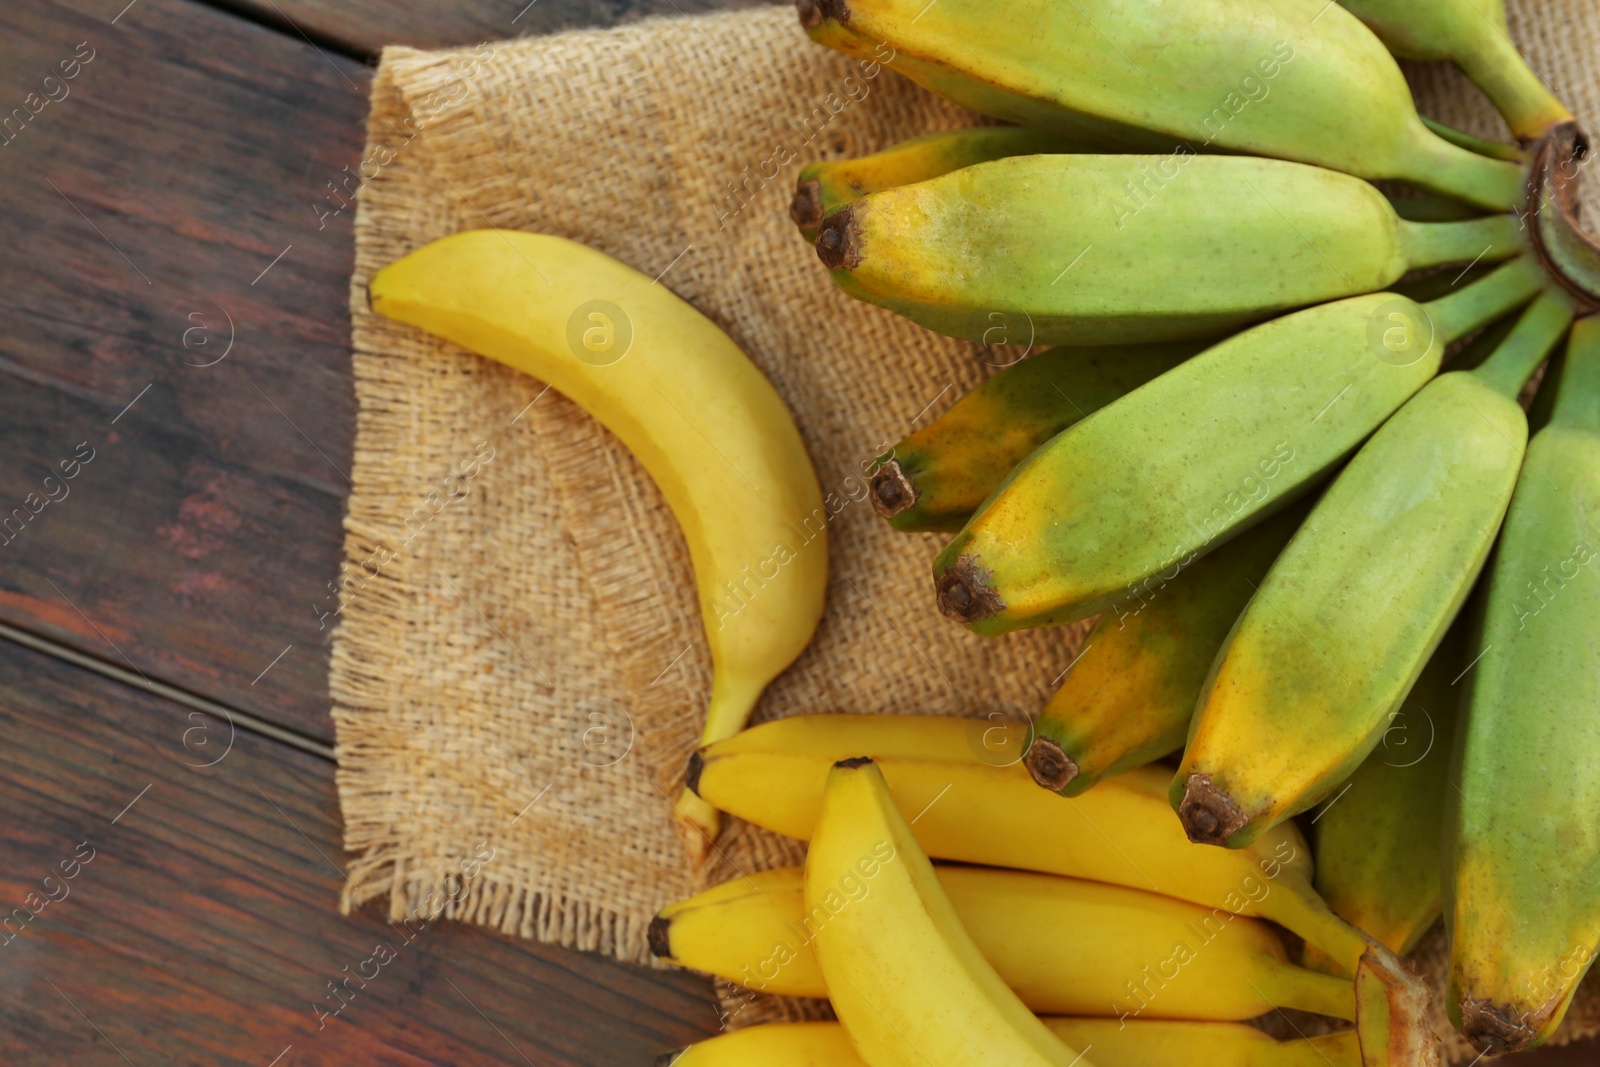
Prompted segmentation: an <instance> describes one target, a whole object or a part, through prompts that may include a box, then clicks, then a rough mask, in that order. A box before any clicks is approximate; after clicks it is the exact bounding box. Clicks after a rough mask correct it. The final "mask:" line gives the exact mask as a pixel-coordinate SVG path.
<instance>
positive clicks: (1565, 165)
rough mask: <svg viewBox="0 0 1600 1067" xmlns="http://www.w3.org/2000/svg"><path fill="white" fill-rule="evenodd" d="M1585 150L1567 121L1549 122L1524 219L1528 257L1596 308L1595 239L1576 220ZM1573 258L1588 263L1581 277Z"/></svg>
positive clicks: (1599, 251)
mask: <svg viewBox="0 0 1600 1067" xmlns="http://www.w3.org/2000/svg"><path fill="white" fill-rule="evenodd" d="M1588 154H1589V140H1588V138H1587V137H1586V136H1585V135H1584V133H1583V131H1582V130H1580V129H1579V128H1578V126H1577V124H1576V123H1572V122H1565V123H1561V124H1560V125H1558V126H1555V127H1553V128H1552V129H1551V130H1550V132H1549V133H1547V134H1546V135H1545V136H1544V137H1543V138H1542V139H1541V140H1540V141H1539V142H1538V143H1537V144H1536V145H1535V147H1534V153H1533V164H1532V166H1530V167H1529V170H1528V200H1527V206H1526V209H1525V210H1526V216H1525V219H1524V221H1525V222H1526V224H1527V230H1528V237H1529V243H1530V244H1531V245H1532V247H1533V254H1534V258H1536V259H1537V260H1538V261H1539V264H1540V266H1542V267H1543V268H1544V269H1545V273H1546V274H1547V275H1549V277H1550V278H1551V279H1552V280H1553V281H1555V283H1556V284H1557V285H1559V286H1560V287H1561V288H1562V289H1563V290H1565V291H1566V292H1567V293H1569V294H1570V295H1571V296H1572V297H1574V298H1575V299H1576V300H1577V301H1578V304H1579V306H1580V307H1581V308H1583V309H1584V310H1587V311H1600V242H1597V241H1596V240H1595V239H1594V238H1593V237H1591V236H1590V235H1589V234H1588V233H1587V232H1586V231H1585V230H1584V229H1583V227H1582V225H1581V224H1580V223H1579V220H1578V182H1579V176H1580V173H1581V170H1582V164H1581V162H1580V161H1581V160H1583V159H1584V158H1585V157H1586V156H1588ZM1557 243H1559V244H1561V245H1565V246H1566V248H1567V249H1568V250H1570V252H1572V253H1574V254H1575V258H1574V261H1572V262H1569V261H1568V260H1567V259H1565V258H1564V257H1563V256H1562V255H1561V254H1560V252H1559V250H1558V249H1557V248H1556V247H1555V245H1556V244H1557ZM1576 260H1582V261H1583V263H1584V264H1585V265H1587V266H1589V267H1590V268H1591V270H1590V271H1589V272H1588V273H1587V275H1586V276H1579V275H1578V274H1577V273H1576V271H1575V270H1574V269H1573V268H1574V267H1575V266H1577V265H1578V264H1577V262H1576Z"/></svg>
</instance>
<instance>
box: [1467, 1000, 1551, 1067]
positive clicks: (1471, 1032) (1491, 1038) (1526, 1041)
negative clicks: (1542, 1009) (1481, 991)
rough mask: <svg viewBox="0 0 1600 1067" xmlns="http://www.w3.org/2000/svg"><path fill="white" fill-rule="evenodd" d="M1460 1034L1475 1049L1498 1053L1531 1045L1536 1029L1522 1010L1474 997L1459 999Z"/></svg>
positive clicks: (1495, 1054) (1491, 1053) (1493, 1054)
mask: <svg viewBox="0 0 1600 1067" xmlns="http://www.w3.org/2000/svg"><path fill="white" fill-rule="evenodd" d="M1461 1035H1462V1036H1463V1037H1465V1038H1466V1039H1467V1040H1468V1041H1470V1042H1472V1047H1473V1048H1475V1049H1477V1050H1478V1051H1479V1052H1484V1053H1487V1054H1489V1055H1491V1056H1498V1055H1500V1054H1501V1053H1503V1052H1520V1051H1522V1050H1523V1049H1525V1048H1527V1047H1528V1046H1529V1045H1531V1044H1533V1041H1534V1039H1535V1038H1536V1037H1538V1035H1539V1028H1538V1027H1537V1026H1536V1025H1534V1023H1533V1021H1532V1020H1531V1019H1530V1018H1529V1017H1528V1015H1527V1014H1526V1013H1524V1012H1519V1011H1515V1010H1513V1009H1511V1008H1508V1007H1506V1006H1505V1005H1502V1004H1494V1003H1491V1002H1489V1001H1487V1000H1479V999H1478V998H1476V997H1462V998H1461Z"/></svg>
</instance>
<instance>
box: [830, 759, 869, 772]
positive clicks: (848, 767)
mask: <svg viewBox="0 0 1600 1067" xmlns="http://www.w3.org/2000/svg"><path fill="white" fill-rule="evenodd" d="M834 766H835V767H836V768H838V769H840V770H845V771H853V770H856V769H858V768H861V767H870V766H872V757H871V756H851V757H850V758H849V759H842V760H839V761H838V762H837V763H835V764H834Z"/></svg>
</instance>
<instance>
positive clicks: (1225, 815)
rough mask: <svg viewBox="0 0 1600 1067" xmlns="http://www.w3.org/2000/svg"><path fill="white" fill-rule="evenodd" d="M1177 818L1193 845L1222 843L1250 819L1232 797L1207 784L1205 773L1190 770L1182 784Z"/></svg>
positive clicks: (1209, 779)
mask: <svg viewBox="0 0 1600 1067" xmlns="http://www.w3.org/2000/svg"><path fill="white" fill-rule="evenodd" d="M1178 818H1179V819H1181V820H1182V821H1183V829H1184V832H1185V833H1187V834H1188V835H1189V840H1190V841H1193V842H1194V843H1195V844H1197V845H1226V844H1227V843H1228V839H1229V838H1230V837H1232V836H1233V835H1234V834H1236V833H1238V832H1239V831H1240V830H1241V829H1242V828H1243V827H1244V824H1245V823H1247V822H1249V821H1250V820H1249V819H1248V818H1247V817H1246V816H1245V814H1244V812H1242V811H1240V810H1239V805H1238V804H1236V803H1234V801H1233V798H1232V797H1230V796H1228V795H1227V794H1226V793H1224V792H1222V791H1221V790H1220V789H1218V788H1217V787H1216V786H1214V785H1212V784H1211V776H1210V775H1209V774H1191V775H1189V780H1188V782H1186V783H1185V784H1184V787H1183V803H1182V804H1180V805H1178Z"/></svg>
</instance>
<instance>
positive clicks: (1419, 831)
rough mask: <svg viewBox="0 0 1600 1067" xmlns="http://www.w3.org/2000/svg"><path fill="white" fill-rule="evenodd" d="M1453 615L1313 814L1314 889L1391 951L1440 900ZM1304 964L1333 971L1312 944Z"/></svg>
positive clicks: (1461, 637) (1455, 658) (1461, 641)
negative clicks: (1367, 748) (1401, 698)
mask: <svg viewBox="0 0 1600 1067" xmlns="http://www.w3.org/2000/svg"><path fill="white" fill-rule="evenodd" d="M1464 631H1465V627H1464V626H1463V624H1462V623H1461V622H1459V621H1458V622H1457V623H1456V624H1455V625H1454V626H1452V627H1451V628H1450V631H1449V633H1448V634H1447V635H1446V637H1445V639H1444V642H1443V643H1442V644H1440V645H1439V649H1438V651H1436V652H1435V653H1434V654H1433V658H1431V659H1430V660H1428V665H1427V666H1426V667H1424V668H1423V669H1422V673H1421V674H1420V675H1419V676H1418V677H1417V684H1416V685H1414V686H1412V687H1411V692H1410V693H1409V694H1407V695H1406V699H1405V702H1404V703H1403V704H1401V705H1400V710H1399V711H1398V712H1396V713H1395V715H1394V718H1393V719H1392V720H1391V721H1390V722H1389V723H1388V724H1387V727H1386V729H1385V730H1384V731H1383V740H1382V742H1381V743H1380V744H1379V745H1378V747H1377V748H1375V749H1373V751H1372V754H1371V755H1370V756H1368V757H1367V759H1366V762H1364V763H1363V764H1361V766H1360V767H1359V768H1357V769H1356V773H1355V774H1353V775H1351V776H1350V780H1349V782H1347V783H1345V786H1344V788H1343V789H1342V790H1341V791H1340V792H1339V793H1337V794H1335V796H1334V798H1333V800H1332V801H1330V802H1329V804H1328V806H1327V807H1325V808H1323V809H1322V811H1321V813H1319V814H1318V815H1317V817H1316V823H1315V831H1316V841H1315V854H1316V860H1317V863H1316V872H1317V873H1316V887H1317V892H1319V893H1321V894H1322V896H1323V899H1325V900H1327V902H1328V903H1329V904H1330V905H1332V907H1333V910H1334V911H1336V912H1338V913H1339V914H1340V915H1343V916H1344V917H1345V918H1346V919H1349V920H1350V922H1351V923H1352V924H1353V925H1355V926H1358V927H1360V928H1361V929H1363V930H1365V931H1366V932H1367V933H1369V934H1371V935H1372V936H1373V937H1375V938H1377V939H1378V940H1379V941H1381V942H1383V944H1385V945H1386V946H1388V947H1389V949H1390V950H1391V951H1393V952H1394V953H1395V954H1396V955H1399V956H1404V955H1407V954H1408V953H1410V952H1411V950H1412V949H1414V948H1416V947H1417V943H1418V942H1419V941H1421V940H1422V935H1423V934H1425V933H1427V932H1428V928H1429V927H1431V926H1432V925H1433V922H1434V920H1435V919H1437V918H1438V917H1439V913H1440V909H1441V907H1442V903H1441V901H1442V899H1443V898H1442V887H1441V885H1440V879H1439V870H1440V864H1441V858H1440V850H1441V845H1440V839H1441V837H1442V831H1443V828H1444V811H1445V805H1446V801H1447V800H1448V797H1447V796H1446V794H1447V793H1448V792H1449V788H1450V787H1449V784H1448V783H1449V777H1450V766H1451V762H1450V760H1451V750H1452V747H1453V745H1454V743H1455V726H1456V705H1457V704H1458V703H1459V702H1460V699H1459V696H1460V694H1459V692H1458V691H1457V690H1456V689H1455V688H1454V687H1453V684H1452V683H1454V682H1455V681H1456V679H1457V677H1458V676H1459V675H1460V673H1461V669H1462V668H1463V667H1465V666H1466V661H1465V659H1464V658H1463V657H1462V655H1461V652H1462V649H1463V648H1464V647H1465V644H1466V634H1465V632H1464ZM1306 960H1307V966H1311V965H1313V964H1315V965H1318V966H1320V967H1322V968H1323V969H1331V970H1342V969H1343V968H1340V967H1337V965H1336V964H1335V963H1334V961H1332V960H1331V959H1330V958H1328V957H1327V956H1324V955H1322V954H1321V953H1319V952H1318V951H1317V950H1316V949H1315V948H1307V950H1306Z"/></svg>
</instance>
